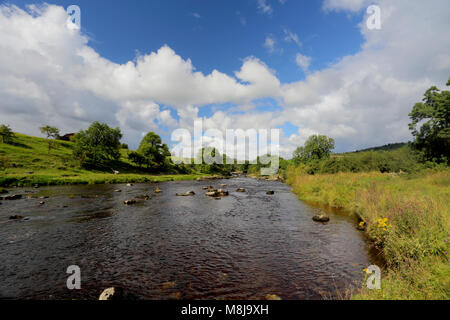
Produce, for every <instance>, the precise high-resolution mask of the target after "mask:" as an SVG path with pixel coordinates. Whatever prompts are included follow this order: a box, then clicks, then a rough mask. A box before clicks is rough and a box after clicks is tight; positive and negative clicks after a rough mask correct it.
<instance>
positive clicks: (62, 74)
mask: <svg viewBox="0 0 450 320" xmlns="http://www.w3.org/2000/svg"><path fill="white" fill-rule="evenodd" d="M373 2H374V3H375V4H378V5H379V6H380V7H381V9H382V11H381V14H382V16H381V18H382V29H381V30H376V31H371V30H367V28H366V24H365V19H366V18H367V16H365V17H364V20H363V21H361V23H360V25H359V28H360V31H361V34H362V35H363V37H364V43H363V44H362V46H361V50H360V51H359V52H358V53H356V54H354V55H350V56H346V57H342V58H341V59H340V60H339V61H338V62H336V63H334V64H332V65H330V66H329V67H327V68H325V69H322V70H319V71H315V72H308V73H307V75H306V78H305V80H302V81H295V82H291V83H281V82H280V80H279V79H278V77H277V76H276V72H275V71H274V70H272V69H270V68H269V67H268V66H267V65H266V64H265V63H264V62H263V61H261V60H259V59H257V58H255V57H248V58H246V59H244V60H243V62H242V66H241V68H240V69H239V70H237V71H236V72H235V73H234V74H232V75H228V74H225V73H223V72H220V71H219V70H213V71H212V72H211V73H209V74H204V73H202V72H199V71H197V70H196V69H195V67H194V64H193V63H192V62H191V60H190V59H186V58H183V57H181V56H179V55H178V54H177V53H176V52H175V51H174V50H172V49H171V48H170V47H168V46H162V47H161V48H160V49H159V50H157V51H156V52H152V53H150V54H144V55H139V56H138V57H136V59H134V60H133V61H129V62H127V63H124V64H117V63H114V62H112V61H110V60H108V59H106V58H104V57H102V56H101V55H99V54H98V53H97V52H96V51H95V50H94V49H92V47H90V46H89V39H88V37H86V36H85V35H84V34H83V33H81V32H80V30H71V29H69V28H67V27H66V20H67V15H66V12H65V10H64V9H63V8H62V7H59V6H52V5H45V6H41V7H29V9H28V10H21V9H19V8H17V7H14V6H1V7H0V33H1V34H2V41H1V42H0V117H1V123H9V124H10V125H12V127H13V129H14V130H16V131H20V132H24V133H29V134H39V133H38V127H39V126H40V125H43V124H50V125H57V126H58V127H60V128H61V129H62V130H63V131H64V132H73V131H76V130H79V129H80V128H84V127H86V126H87V125H88V124H89V123H90V122H92V121H95V120H101V121H105V122H108V123H109V124H110V125H113V126H115V125H117V126H119V125H120V127H121V128H122V130H123V131H124V134H125V138H126V140H127V141H126V142H128V143H130V145H131V146H133V145H134V146H135V145H137V143H138V142H139V140H140V138H141V137H142V134H143V133H144V132H146V131H148V130H156V131H158V130H161V128H162V127H167V128H176V127H183V128H188V129H189V130H191V129H192V126H193V121H194V120H198V119H200V118H201V117H199V111H200V108H202V107H203V106H205V105H209V104H216V105H220V104H225V103H226V104H233V105H235V106H236V107H235V108H234V110H236V109H238V111H239V112H230V110H228V112H225V111H223V110H222V111H216V112H214V113H213V114H212V115H211V116H210V117H203V120H204V123H205V127H207V128H220V129H227V128H241V129H248V128H255V127H256V128H276V127H281V126H283V124H285V123H286V122H289V123H291V124H292V125H294V126H297V127H298V128H299V130H298V132H296V133H294V134H292V135H290V136H284V135H282V146H281V150H282V152H284V155H289V153H290V152H292V150H294V148H295V147H297V146H298V145H301V144H302V143H303V142H304V141H305V139H306V138H307V137H308V136H309V135H310V134H313V133H320V134H326V135H330V136H332V137H334V138H335V139H336V140H337V141H336V142H337V147H338V148H337V149H338V151H344V150H351V149H356V148H359V147H368V146H373V145H378V144H384V143H387V142H397V141H407V140H408V139H410V133H409V131H408V126H407V124H408V113H409V112H410V110H411V108H412V106H413V105H414V103H415V102H417V101H419V100H420V99H421V98H422V95H423V92H424V91H425V90H426V89H427V88H428V87H429V86H431V85H438V86H440V87H443V86H444V85H445V83H446V81H447V79H448V76H449V75H450V54H449V52H450V38H449V37H448V36H447V30H448V29H449V28H450V22H449V20H448V17H449V16H450V7H449V6H448V4H447V0H435V1H433V2H427V3H426V2H424V1H423V2H422V1H417V2H411V1H407V0H398V1H395V2H394V1H389V0H375V1H373ZM261 3H264V4H266V5H267V3H266V2H265V1H262V2H261ZM365 5H366V2H365V1H356V0H353V1H351V0H347V1H333V0H326V1H324V5H323V6H324V8H326V9H327V10H336V11H339V10H345V11H348V12H357V11H360V10H362V9H364V7H365ZM262 8H264V7H262ZM292 40H293V39H292ZM270 47H273V48H274V50H276V46H275V42H273V43H271V42H270V41H269V42H268V48H270ZM330 50H332V48H330ZM297 58H298V59H296V62H297V63H298V64H299V66H300V67H301V68H304V69H305V70H307V69H308V68H309V65H310V61H311V60H310V57H307V56H304V55H299V56H297ZM264 98H272V99H274V100H275V101H276V102H277V103H278V104H279V105H280V108H279V110H277V111H275V112H268V111H260V110H258V108H257V107H254V106H255V100H258V99H264ZM165 106H170V107H171V109H170V110H169V109H168V108H167V107H165ZM252 106H253V107H252Z"/></svg>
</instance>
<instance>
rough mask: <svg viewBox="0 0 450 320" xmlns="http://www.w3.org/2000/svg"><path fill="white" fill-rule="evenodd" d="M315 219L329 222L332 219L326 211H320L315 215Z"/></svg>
mask: <svg viewBox="0 0 450 320" xmlns="http://www.w3.org/2000/svg"><path fill="white" fill-rule="evenodd" d="M313 220H314V221H317V222H328V221H330V217H329V216H328V215H326V214H325V213H319V214H316V215H315V216H314V217H313Z"/></svg>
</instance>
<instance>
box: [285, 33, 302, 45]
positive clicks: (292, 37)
mask: <svg viewBox="0 0 450 320" xmlns="http://www.w3.org/2000/svg"><path fill="white" fill-rule="evenodd" d="M283 32H284V40H285V41H287V42H294V43H295V44H296V45H297V46H298V47H299V48H300V47H301V46H302V43H301V41H300V39H299V38H298V35H297V34H296V33H294V32H292V31H290V30H289V29H286V28H283Z"/></svg>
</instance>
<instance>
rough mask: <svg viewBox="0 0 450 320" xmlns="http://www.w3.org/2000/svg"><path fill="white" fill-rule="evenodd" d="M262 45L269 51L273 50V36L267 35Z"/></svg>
mask: <svg viewBox="0 0 450 320" xmlns="http://www.w3.org/2000/svg"><path fill="white" fill-rule="evenodd" d="M264 47H265V48H266V49H267V50H269V52H271V53H272V52H274V51H275V38H274V37H273V36H270V35H269V36H267V37H266V40H265V41H264Z"/></svg>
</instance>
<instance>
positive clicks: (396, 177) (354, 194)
mask: <svg viewBox="0 0 450 320" xmlns="http://www.w3.org/2000/svg"><path fill="white" fill-rule="evenodd" d="M287 177H288V179H287V182H288V184H290V185H291V186H292V189H293V191H294V192H295V193H296V194H297V195H298V196H299V198H300V199H302V200H307V201H311V202H317V203H322V204H326V205H329V206H332V207H338V208H343V209H346V210H347V211H348V212H349V214H356V215H358V217H359V218H360V220H361V222H363V223H362V224H361V226H364V227H365V228H366V233H367V235H368V237H369V238H370V239H371V240H372V241H373V243H374V244H375V245H376V246H378V247H379V248H381V249H382V251H383V254H384V258H385V260H386V263H387V265H386V270H384V272H383V278H382V285H381V286H382V288H381V290H368V289H362V290H361V291H360V292H359V293H357V294H355V295H354V296H353V298H356V299H449V298H450V284H449V279H450V262H449V256H448V249H449V242H450V236H449V233H450V232H449V231H450V229H449V218H450V171H449V170H444V171H437V172H433V171H424V172H422V173H418V174H414V175H408V174H381V173H338V174H331V175H314V176H312V175H305V174H304V173H303V172H302V171H301V169H300V168H290V169H289V171H288V172H287Z"/></svg>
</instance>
